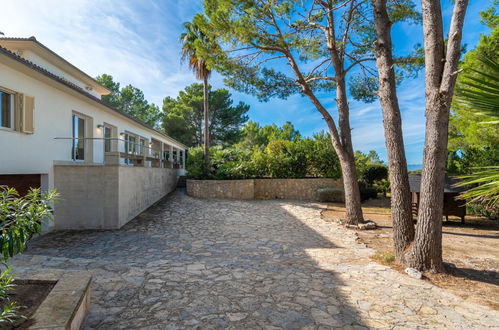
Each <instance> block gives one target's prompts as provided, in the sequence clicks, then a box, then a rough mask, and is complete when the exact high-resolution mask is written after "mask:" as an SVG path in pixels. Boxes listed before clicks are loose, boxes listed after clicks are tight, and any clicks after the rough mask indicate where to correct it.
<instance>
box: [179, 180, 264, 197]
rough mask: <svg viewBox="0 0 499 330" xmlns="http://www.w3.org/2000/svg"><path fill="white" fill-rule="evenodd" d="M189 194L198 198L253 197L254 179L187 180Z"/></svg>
mask: <svg viewBox="0 0 499 330" xmlns="http://www.w3.org/2000/svg"><path fill="white" fill-rule="evenodd" d="M187 195H189V196H192V197H197V198H222V199H226V198H227V199H253V198H255V184H254V180H187Z"/></svg>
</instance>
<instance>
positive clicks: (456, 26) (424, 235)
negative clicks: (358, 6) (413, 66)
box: [407, 0, 468, 272]
mask: <svg viewBox="0 0 499 330" xmlns="http://www.w3.org/2000/svg"><path fill="white" fill-rule="evenodd" d="M467 5H468V0H456V1H455V4H454V11H453V14H452V20H451V24H450V29H449V40H448V43H447V52H445V44H444V38H443V26H442V11H441V8H440V1H432V0H422V8H423V30H424V46H425V67H426V72H425V83H426V136H425V146H424V154H423V171H422V177H421V200H420V203H419V214H418V223H417V226H416V234H415V238H414V243H413V245H412V249H411V250H410V251H409V253H408V254H407V260H408V263H409V266H411V267H414V268H417V269H419V270H428V271H432V272H441V271H443V261H442V210H443V200H444V180H445V159H446V155H447V135H448V125H449V109H450V104H451V100H452V95H453V92H454V85H455V82H456V78H457V67H458V63H459V57H460V48H461V38H462V29H463V23H464V16H465V14H466V7H467Z"/></svg>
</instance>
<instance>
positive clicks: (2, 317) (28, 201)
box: [0, 186, 57, 328]
mask: <svg viewBox="0 0 499 330" xmlns="http://www.w3.org/2000/svg"><path fill="white" fill-rule="evenodd" d="M56 197H57V193H56V192H55V191H53V192H50V193H47V194H44V193H41V192H40V190H39V189H31V190H30V191H29V192H28V194H27V195H26V196H24V197H19V194H18V193H17V191H16V190H15V189H13V188H7V187H4V186H0V230H1V234H0V252H1V256H2V259H3V260H1V261H2V262H3V264H5V263H6V262H7V261H8V260H9V258H11V257H13V256H14V255H16V254H18V253H22V252H23V251H24V250H25V249H26V246H27V244H28V241H29V240H30V239H31V238H32V237H33V235H34V234H37V233H40V231H41V229H42V220H43V219H52V207H51V202H53V201H55V199H56ZM10 289H12V275H10V267H8V268H6V269H5V270H4V271H3V272H1V273H0V302H1V304H2V305H3V310H2V311H0V328H4V327H10V326H12V325H14V323H15V322H16V321H17V320H18V319H19V318H20V316H19V315H18V314H17V311H18V309H19V307H20V306H17V305H16V303H15V302H13V301H11V300H10V296H9V294H8V290H10Z"/></svg>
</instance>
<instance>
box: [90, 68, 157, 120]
mask: <svg viewBox="0 0 499 330" xmlns="http://www.w3.org/2000/svg"><path fill="white" fill-rule="evenodd" d="M95 80H96V81H97V82H98V83H100V84H101V85H103V86H105V87H107V88H108V89H110V90H111V91H112V93H111V94H109V95H104V96H102V100H103V101H104V102H106V103H107V104H109V105H111V106H113V107H115V108H117V109H118V110H121V111H123V112H124V113H126V114H129V115H130V116H132V117H134V118H136V119H138V120H140V121H142V122H143V123H145V124H147V125H149V126H151V127H153V128H157V127H158V122H159V119H160V116H161V112H160V110H159V107H158V106H157V105H155V104H154V103H149V102H148V101H147V100H146V99H145V96H144V93H143V92H142V91H141V90H140V89H138V88H137V87H134V86H132V85H127V86H125V87H123V88H121V89H120V83H119V82H115V81H114V80H113V77H112V76H111V75H108V74H102V75H100V76H97V78H95Z"/></svg>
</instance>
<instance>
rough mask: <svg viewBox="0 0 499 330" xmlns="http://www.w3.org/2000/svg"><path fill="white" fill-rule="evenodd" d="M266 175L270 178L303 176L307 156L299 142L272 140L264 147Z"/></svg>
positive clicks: (305, 170)
mask: <svg viewBox="0 0 499 330" xmlns="http://www.w3.org/2000/svg"><path fill="white" fill-rule="evenodd" d="M265 154H266V163H267V175H268V176H269V177H271V178H304V177H305V176H306V175H307V166H306V164H307V156H306V154H305V151H304V150H303V148H302V145H300V144H299V143H294V142H290V141H273V142H270V143H269V144H268V146H267V148H265Z"/></svg>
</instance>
